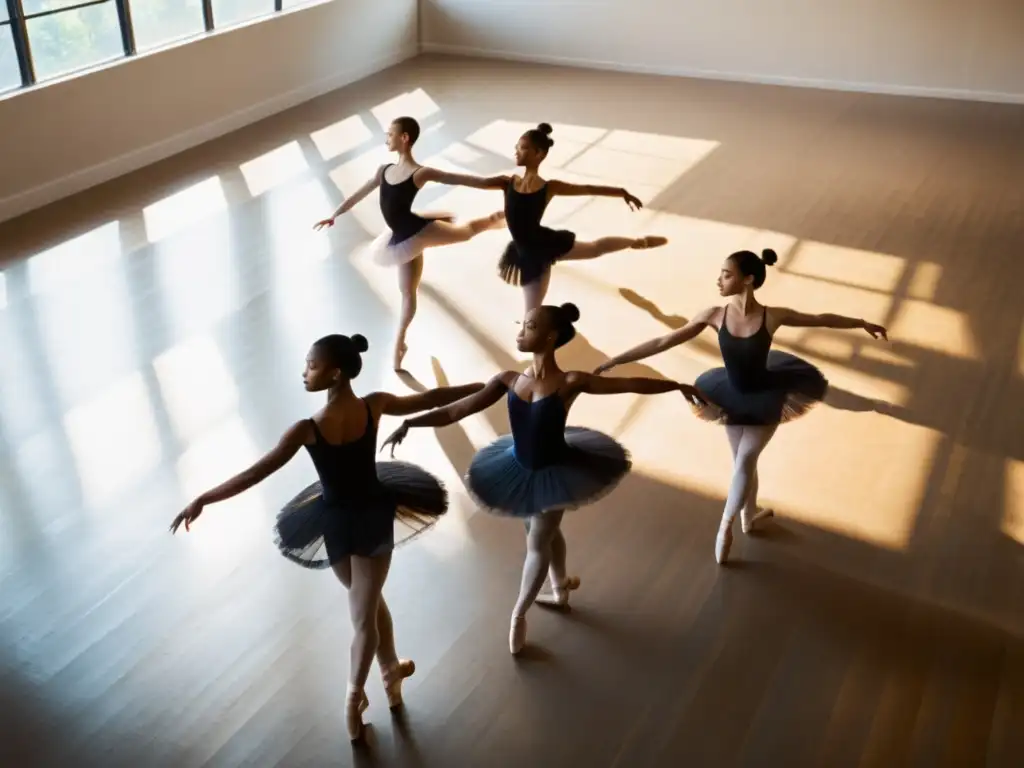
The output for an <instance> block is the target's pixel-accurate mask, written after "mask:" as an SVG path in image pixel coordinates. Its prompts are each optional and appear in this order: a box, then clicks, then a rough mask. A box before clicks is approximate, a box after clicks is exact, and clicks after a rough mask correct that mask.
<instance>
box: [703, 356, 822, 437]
mask: <svg viewBox="0 0 1024 768" xmlns="http://www.w3.org/2000/svg"><path fill="white" fill-rule="evenodd" d="M767 368H768V376H767V378H766V386H765V387H764V388H762V389H757V390H751V391H741V390H739V389H737V388H736V387H734V386H733V384H732V382H730V381H729V376H728V374H727V373H726V370H725V368H712V369H711V370H709V371H705V372H704V373H702V374H701V375H700V376H698V377H697V380H696V381H695V382H694V386H696V387H697V389H699V390H700V391H701V392H702V393H703V394H704V395H706V396H707V398H708V400H710V403H709V404H708V405H706V406H693V410H694V413H695V414H696V415H697V416H698V417H700V418H702V419H704V420H705V421H714V422H718V423H720V424H730V425H736V426H771V425H775V424H784V423H786V422H789V421H793V420H795V419H798V418H800V417H801V416H803V415H804V414H806V413H807V412H808V411H810V410H811V409H812V408H813V407H814V406H815V405H817V404H818V403H819V402H821V400H822V399H823V398H824V397H825V393H826V392H827V391H828V379H826V378H825V375H824V374H823V373H822V372H821V371H819V370H818V369H817V368H816V367H815V366H813V365H811V364H810V363H808V362H807V361H806V360H801V359H800V358H799V357H796V356H795V355H791V354H789V353H788V352H779V351H778V350H774V349H773V350H772V351H771V352H769V353H768V364H767Z"/></svg>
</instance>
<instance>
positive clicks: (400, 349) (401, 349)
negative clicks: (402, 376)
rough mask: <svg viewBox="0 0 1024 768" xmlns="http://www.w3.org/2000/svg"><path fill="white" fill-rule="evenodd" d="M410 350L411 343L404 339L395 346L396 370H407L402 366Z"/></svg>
mask: <svg viewBox="0 0 1024 768" xmlns="http://www.w3.org/2000/svg"><path fill="white" fill-rule="evenodd" d="M408 351H409V345H408V344H406V343H405V342H404V341H403V342H402V343H401V344H399V345H398V346H397V347H395V359H394V368H395V370H396V371H402V370H405V369H404V368H402V361H403V360H405V353H406V352H408Z"/></svg>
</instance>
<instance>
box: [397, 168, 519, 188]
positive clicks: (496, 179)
mask: <svg viewBox="0 0 1024 768" xmlns="http://www.w3.org/2000/svg"><path fill="white" fill-rule="evenodd" d="M416 176H417V178H418V180H420V181H422V182H423V183H424V184H426V183H427V182H428V181H433V182H436V183H437V184H447V185H448V186H451V187H473V188H474V189H504V188H505V187H506V186H507V185H508V176H486V177H485V176H473V175H471V174H468V173H452V172H450V171H442V170H441V169H439V168H431V167H430V166H426V165H425V166H423V167H422V168H420V169H419V170H418V171H416Z"/></svg>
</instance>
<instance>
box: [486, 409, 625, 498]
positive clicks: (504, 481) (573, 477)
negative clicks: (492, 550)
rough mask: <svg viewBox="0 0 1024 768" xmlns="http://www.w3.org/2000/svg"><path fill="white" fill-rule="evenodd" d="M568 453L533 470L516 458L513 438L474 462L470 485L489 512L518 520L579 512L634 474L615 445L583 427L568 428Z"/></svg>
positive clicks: (491, 447)
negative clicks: (550, 514)
mask: <svg viewBox="0 0 1024 768" xmlns="http://www.w3.org/2000/svg"><path fill="white" fill-rule="evenodd" d="M565 443H566V446H565V450H564V452H563V453H562V455H561V456H560V457H559V459H558V460H557V461H555V462H553V463H550V464H548V465H547V466H544V467H540V468H536V469H530V468H528V467H526V466H524V465H523V464H521V463H520V462H519V459H517V458H516V455H515V448H514V445H513V440H512V435H505V436H503V437H500V438H498V439H497V440H495V441H494V442H493V443H491V444H490V445H488V446H487V447H486V448H483V449H482V450H480V451H479V452H478V453H477V454H476V456H475V457H474V458H473V461H472V463H471V464H470V466H469V471H468V472H467V473H466V485H467V487H468V489H469V492H470V493H471V494H472V496H473V498H474V500H475V501H476V502H477V503H478V504H479V505H480V506H481V507H483V508H484V509H485V510H486V511H488V512H490V513H492V514H497V515H506V516H511V517H518V518H529V517H535V516H536V515H540V514H543V513H544V512H550V511H555V510H569V509H577V508H579V507H582V506H585V505H587V504H590V503H592V502H594V501H597V500H598V499H600V498H601V497H603V496H605V495H606V494H608V493H610V492H611V491H612V490H614V489H615V487H616V486H617V485H618V484H619V483H620V482H621V481H622V478H624V477H625V476H626V475H627V474H628V473H629V471H630V469H631V468H632V461H631V460H630V457H629V452H628V451H627V450H626V449H625V448H624V447H623V446H622V445H620V444H619V443H618V442H617V441H616V440H614V439H613V438H611V437H609V436H608V435H605V434H603V433H601V432H597V431H596V430H593V429H585V428H583V427H566V429H565Z"/></svg>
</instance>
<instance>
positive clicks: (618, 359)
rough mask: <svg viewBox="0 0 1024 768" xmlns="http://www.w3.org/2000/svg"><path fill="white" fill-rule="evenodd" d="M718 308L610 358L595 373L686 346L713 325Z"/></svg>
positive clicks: (712, 308) (711, 309)
mask: <svg viewBox="0 0 1024 768" xmlns="http://www.w3.org/2000/svg"><path fill="white" fill-rule="evenodd" d="M717 309H718V308H717V307H708V308H707V309H705V310H702V311H700V312H698V313H697V314H696V315H695V316H694V318H693V319H692V320H690V322H688V323H687V324H686V325H684V326H683V327H682V328H679V329H678V330H675V331H672V332H671V333H666V334H665V335H664V336H659V337H658V338H656V339H651V340H650V341H645V342H644V343H643V344H638V345H637V346H635V347H633V348H632V349H628V350H626V351H625V352H623V353H622V354H620V355H615V357H612V358H609V359H608V361H607V362H604V363H601V365H599V366H597V368H595V369H594V373H598V374H600V373H604V372H605V371H610V370H611V369H612V368H614V367H615V366H617V365H625V364H626V363H635V362H636V361H637V360H644V359H645V358H648V357H652V356H654V355H658V354H661V353H662V352H665V351H666V350H669V349H672V347H678V346H679V345H680V344H685V343H686V342H688V341H689V340H690V339H693V338H695V337H696V336H697V335H698V334H699V333H700V332H701V331H703V330H704V329H705V328H707V327H708V325H710V324H711V318H712V317H713V316H714V314H715V311H716V310H717Z"/></svg>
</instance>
